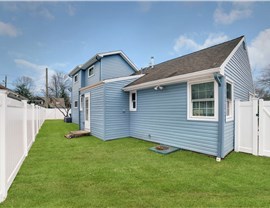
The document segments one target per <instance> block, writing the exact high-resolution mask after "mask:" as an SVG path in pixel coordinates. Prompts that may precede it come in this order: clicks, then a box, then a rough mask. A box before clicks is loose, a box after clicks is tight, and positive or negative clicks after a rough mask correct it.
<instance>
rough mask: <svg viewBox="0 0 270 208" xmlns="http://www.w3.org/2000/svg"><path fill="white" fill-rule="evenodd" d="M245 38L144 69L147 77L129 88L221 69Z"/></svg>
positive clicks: (138, 80) (133, 83)
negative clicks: (217, 68)
mask: <svg viewBox="0 0 270 208" xmlns="http://www.w3.org/2000/svg"><path fill="white" fill-rule="evenodd" d="M243 37H244V36H241V37H239V38H236V39H233V40H230V41H227V42H224V43H221V44H218V45H215V46H211V47H209V48H206V49H203V50H200V51H196V52H194V53H191V54H188V55H184V56H181V57H178V58H175V59H171V60H168V61H165V62H162V63H160V64H157V65H155V66H154V68H146V69H143V71H144V72H143V73H145V75H144V76H143V77H141V78H139V79H137V80H136V81H134V82H132V83H131V84H129V85H128V86H133V85H137V84H142V83H145V82H150V81H155V80H159V79H164V78H168V77H173V76H177V75H182V74H188V73H192V72H197V71H202V70H207V69H211V68H216V67H220V66H221V65H222V63H223V62H224V61H225V60H226V58H227V57H228V56H229V55H230V53H231V52H232V50H233V49H234V48H235V47H236V46H237V44H238V43H239V42H240V41H241V39H242V38H243ZM138 73H139V72H138Z"/></svg>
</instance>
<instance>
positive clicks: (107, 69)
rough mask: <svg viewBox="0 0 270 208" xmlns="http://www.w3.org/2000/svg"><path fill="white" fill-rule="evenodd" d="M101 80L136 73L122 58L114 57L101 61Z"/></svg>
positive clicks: (107, 57)
mask: <svg viewBox="0 0 270 208" xmlns="http://www.w3.org/2000/svg"><path fill="white" fill-rule="evenodd" d="M101 65H102V66H101V67H102V69H101V70H102V71H101V79H102V80H105V79H111V78H116V77H125V76H129V75H131V74H133V73H134V70H133V69H132V68H131V67H130V65H129V64H128V63H127V62H126V61H125V60H124V59H123V58H122V57H121V56H120V55H112V56H106V57H104V58H102V59H101Z"/></svg>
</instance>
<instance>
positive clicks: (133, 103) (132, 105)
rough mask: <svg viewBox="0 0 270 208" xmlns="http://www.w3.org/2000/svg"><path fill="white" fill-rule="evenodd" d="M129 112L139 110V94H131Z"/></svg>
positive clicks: (133, 92)
mask: <svg viewBox="0 0 270 208" xmlns="http://www.w3.org/2000/svg"><path fill="white" fill-rule="evenodd" d="M129 110H130V111H136V110H137V92H136V91H132V92H130V93H129Z"/></svg>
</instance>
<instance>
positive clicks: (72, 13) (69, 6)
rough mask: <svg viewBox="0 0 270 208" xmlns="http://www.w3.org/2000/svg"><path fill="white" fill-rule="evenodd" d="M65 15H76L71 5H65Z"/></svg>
mask: <svg viewBox="0 0 270 208" xmlns="http://www.w3.org/2000/svg"><path fill="white" fill-rule="evenodd" d="M67 13H68V15H69V16H74V15H75V14H76V9H75V7H74V6H72V5H71V4H68V5H67Z"/></svg>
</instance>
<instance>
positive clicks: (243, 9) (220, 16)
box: [214, 2, 252, 25]
mask: <svg viewBox="0 0 270 208" xmlns="http://www.w3.org/2000/svg"><path fill="white" fill-rule="evenodd" d="M251 14H252V9H251V3H250V2H234V3H233V4H232V9H231V10H230V11H228V12H226V11H224V9H223V8H222V7H221V6H220V5H219V6H218V8H217V9H216V10H215V12H214V20H215V23H218V24H224V25H229V24H232V23H233V22H235V21H237V20H240V19H245V18H248V17H250V16H251Z"/></svg>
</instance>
